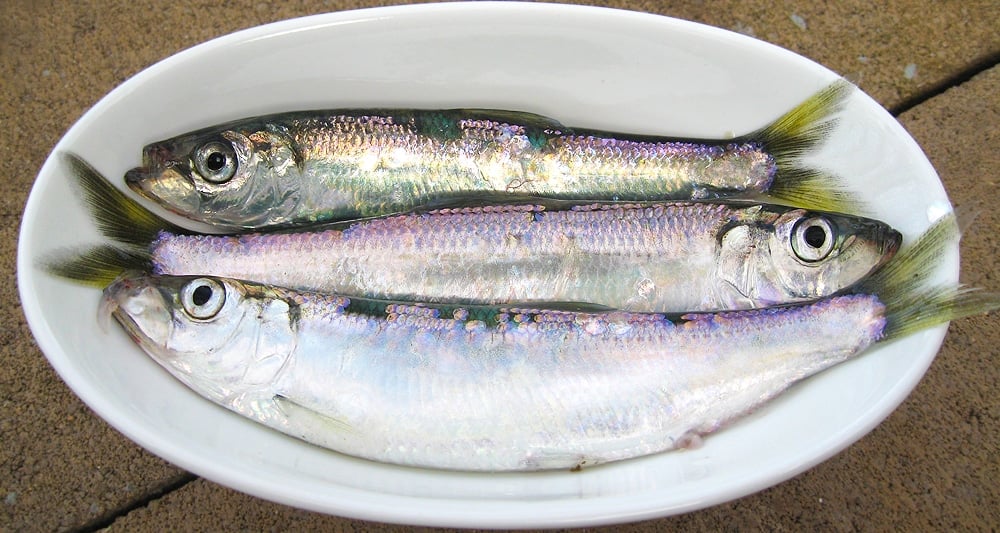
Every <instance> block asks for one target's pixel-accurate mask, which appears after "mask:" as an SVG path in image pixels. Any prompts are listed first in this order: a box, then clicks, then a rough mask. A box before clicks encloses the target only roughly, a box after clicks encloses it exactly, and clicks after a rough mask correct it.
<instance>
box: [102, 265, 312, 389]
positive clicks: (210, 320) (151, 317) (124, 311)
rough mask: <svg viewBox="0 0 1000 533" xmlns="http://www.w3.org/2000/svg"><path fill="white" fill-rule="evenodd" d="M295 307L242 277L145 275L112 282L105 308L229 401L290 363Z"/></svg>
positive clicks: (173, 366)
mask: <svg viewBox="0 0 1000 533" xmlns="http://www.w3.org/2000/svg"><path fill="white" fill-rule="evenodd" d="M293 306H294V303H292V302H290V301H288V300H286V299H283V298H281V297H275V296H274V295H273V294H266V293H265V292H264V291H263V290H262V289H260V288H259V287H257V286H254V285H252V284H244V283H241V282H238V281H235V280H229V279H223V278H209V277H170V276H140V277H131V278H120V279H118V280H116V281H115V282H114V283H112V284H111V285H109V286H108V287H107V288H106V289H105V290H104V297H103V302H102V306H101V308H102V314H103V315H105V316H106V315H111V316H114V318H115V319H116V320H117V321H118V322H119V323H120V324H121V326H122V327H123V328H124V329H125V331H126V332H127V333H128V334H129V336H130V337H132V339H133V340H135V342H136V343H137V344H139V346H140V347H142V349H143V350H144V351H145V352H146V353H148V354H149V355H150V356H151V357H152V358H153V359H155V360H156V361H157V362H158V363H159V364H160V365H161V366H163V367H164V368H166V369H167V371H169V372H170V373H171V374H172V375H174V376H175V377H176V378H178V379H179V380H180V381H182V382H183V383H185V384H186V385H188V386H189V387H191V388H192V389H194V390H195V391H197V392H198V393H199V394H201V395H203V396H205V397H207V398H209V399H211V400H213V401H216V402H219V403H222V404H224V405H225V404H227V403H228V402H230V401H232V400H233V399H234V398H237V397H239V396H240V395H243V394H246V393H247V392H248V391H252V390H256V389H257V388H260V387H262V386H265V385H267V384H268V383H271V382H272V381H273V380H274V378H275V376H276V375H277V374H278V373H279V372H280V370H281V369H282V368H283V367H284V365H285V363H286V361H287V360H288V358H289V356H290V354H291V352H292V349H293V348H294V344H295V327H296V320H295V316H296V314H295V310H294V309H293Z"/></svg>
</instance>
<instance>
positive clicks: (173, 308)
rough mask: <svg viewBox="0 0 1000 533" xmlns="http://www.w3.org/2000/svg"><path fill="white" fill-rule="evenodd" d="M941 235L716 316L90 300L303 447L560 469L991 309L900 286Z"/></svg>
mask: <svg viewBox="0 0 1000 533" xmlns="http://www.w3.org/2000/svg"><path fill="white" fill-rule="evenodd" d="M948 222H952V221H951V220H949V221H948ZM946 234H948V232H947V231H943V232H942V231H936V232H932V235H934V236H935V237H936V238H941V237H942V235H946ZM942 248H943V246H942V243H941V242H936V243H931V246H925V247H924V251H921V252H919V253H909V254H907V253H900V254H899V255H897V260H899V259H903V260H905V263H903V264H896V265H895V266H894V267H893V268H887V269H884V270H882V271H880V272H882V274H876V275H874V276H872V277H871V278H869V281H866V282H865V284H864V285H863V286H861V287H860V288H859V289H858V290H857V291H856V292H855V293H854V294H849V295H845V296H837V297H832V298H829V299H824V300H821V301H819V302H815V303H812V304H808V305H802V306H790V307H782V308H776V309H775V308H770V309H762V310H752V311H741V312H733V313H718V314H687V315H683V316H680V317H667V316H664V315H661V314H644V313H627V312H621V311H619V312H606V313H581V312H573V311H556V310H541V309H531V308H511V307H492V308H491V307H474V306H455V305H446V304H438V305H435V304H403V303H392V302H386V301H376V300H367V299H362V298H348V297H343V296H331V295H322V294H318V293H307V292H299V291H290V290H286V289H282V288H277V287H272V286H264V285H258V284H254V283H248V282H239V281H234V280H230V279H224V278H212V277H181V278H177V277H138V278H126V279H120V280H118V281H116V282H115V283H113V284H112V285H111V286H109V287H108V288H107V289H106V290H105V292H104V299H103V304H102V312H101V314H102V316H107V315H108V314H112V315H113V316H114V317H115V318H116V319H117V320H118V321H119V322H120V323H121V324H122V326H123V327H124V328H125V330H126V331H127V332H128V333H129V335H130V336H131V337H132V338H134V339H135V340H136V342H137V343H138V344H139V346H141V347H142V349H143V350H145V351H146V352H147V353H148V354H149V355H151V356H152V357H153V358H154V359H155V360H156V361H157V362H159V363H160V364H161V365H162V366H163V367H164V368H165V369H166V370H168V371H169V372H170V373H171V374H173V375H174V376H176V377H177V378H178V379H179V380H181V381H182V382H184V383H185V384H187V385H188V386H189V387H190V388H192V389H193V390H194V391H196V392H197V393H198V394H201V395H202V396H204V397H206V398H208V399H210V400H212V401H213V402H216V403H218V404H221V405H223V406H225V407H226V408H228V409H231V410H233V411H235V412H237V413H239V414H241V415H243V416H245V417H248V418H250V419H252V420H255V421H257V422H260V423H262V424H265V425H267V426H270V427H272V428H274V429H277V430H278V431H281V432H284V433H287V434H289V435H292V436H295V437H298V438H301V439H304V440H306V441H308V442H312V443H315V444H318V445H320V446H324V447H328V448H330V449H333V450H336V451H339V452H343V453H345V454H350V455H353V456H358V457H363V458H367V459H371V460H375V461H381V462H387V463H394V464H402V465H411V466H418V467H428V468H440V469H453V470H473V471H525V470H541V469H574V468H579V467H585V466H590V465H595V464H600V463H605V462H609V461H617V460H622V459H628V458H632V457H637V456H642V455H647V454H652V453H657V452H661V451H665V450H670V449H673V448H680V447H688V446H693V445H696V444H697V443H698V442H699V441H700V439H701V438H702V436H704V435H706V434H709V433H712V432H714V431H716V430H718V429H719V428H722V427H723V426H725V425H726V424H728V423H730V422H732V421H733V420H735V419H738V418H740V417H741V416H743V415H746V414H747V413H750V412H752V411H753V410H754V409H756V408H758V407H759V406H761V405H762V404H764V403H766V402H768V401H769V400H771V399H772V398H774V397H775V396H777V395H779V394H780V393H781V392H782V391H784V390H785V389H787V388H788V387H789V386H791V385H792V384H794V383H796V382H798V381H800V380H802V379H804V378H806V377H808V376H810V375H813V374H815V373H817V372H820V371H822V370H824V369H826V368H828V367H830V366H833V365H836V364H838V363H840V362H842V361H845V360H848V359H851V358H853V357H855V356H857V355H858V354H861V353H863V352H864V351H865V350H866V349H868V348H869V347H871V346H872V345H874V344H876V343H880V342H885V341H889V340H891V339H893V338H896V337H899V336H902V335H906V334H908V333H910V332H912V331H915V330H918V329H921V328H925V327H929V326H931V325H934V324H938V323H942V322H945V321H948V320H950V319H953V318H957V317H961V316H965V315H968V314H973V313H981V312H986V311H989V310H992V309H996V308H998V307H1000V297H998V296H997V295H995V294H987V293H982V292H969V291H964V290H960V289H956V288H934V287H929V288H923V287H920V286H918V285H916V284H915V282H914V280H920V279H921V278H920V274H921V273H922V272H924V271H925V270H926V269H928V268H931V267H930V265H933V259H934V258H935V256H936V254H938V253H940V251H941V249H942Z"/></svg>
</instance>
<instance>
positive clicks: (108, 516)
mask: <svg viewBox="0 0 1000 533" xmlns="http://www.w3.org/2000/svg"><path fill="white" fill-rule="evenodd" d="M197 479H199V478H198V476H196V475H194V474H192V473H190V472H185V473H183V474H182V475H181V476H179V477H178V478H176V479H174V480H173V481H170V482H168V483H166V484H165V485H163V486H162V487H160V488H157V489H155V490H153V491H150V492H149V493H148V494H146V495H144V496H143V497H141V498H137V499H135V500H132V501H131V502H128V503H126V504H125V505H122V506H121V507H118V508H116V509H112V510H111V511H108V512H107V513H104V514H103V515H101V516H99V517H97V518H95V519H94V520H91V521H89V522H87V523H85V524H83V525H81V526H78V527H75V528H72V529H69V530H68V533H93V532H95V531H100V530H102V529H105V528H107V527H109V526H111V524H114V523H115V520H118V519H119V518H122V517H124V516H126V515H128V514H129V513H131V512H132V511H135V510H137V509H142V508H144V507H146V506H147V505H149V504H150V503H152V502H154V501H156V500H159V499H160V498H162V497H164V496H166V495H168V494H170V493H171V492H174V491H176V490H180V489H181V488H183V487H184V486H185V485H187V484H188V483H191V482H192V481H195V480H197Z"/></svg>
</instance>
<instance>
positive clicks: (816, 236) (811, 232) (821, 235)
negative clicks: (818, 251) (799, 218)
mask: <svg viewBox="0 0 1000 533" xmlns="http://www.w3.org/2000/svg"><path fill="white" fill-rule="evenodd" d="M805 237H806V244H808V245H809V246H812V247H813V248H819V247H820V246H823V243H824V242H826V230H824V229H823V228H821V227H819V226H809V227H808V228H806V234H805Z"/></svg>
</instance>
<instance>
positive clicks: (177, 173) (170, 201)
mask: <svg viewBox="0 0 1000 533" xmlns="http://www.w3.org/2000/svg"><path fill="white" fill-rule="evenodd" d="M125 184H126V185H128V188H129V189H132V191H134V192H135V193H137V194H139V195H140V196H142V197H143V198H146V199H148V200H152V201H154V202H156V203H158V204H160V205H161V206H163V207H164V208H166V209H169V210H170V211H173V212H174V213H177V214H179V215H182V216H186V217H190V216H191V214H192V213H197V212H198V211H199V209H201V194H200V193H199V191H198V189H197V188H196V187H195V186H194V182H193V181H192V180H191V178H190V177H189V176H188V175H187V173H185V172H182V171H181V169H180V168H179V166H177V165H164V166H153V167H136V168H133V169H131V170H129V171H128V172H126V173H125Z"/></svg>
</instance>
